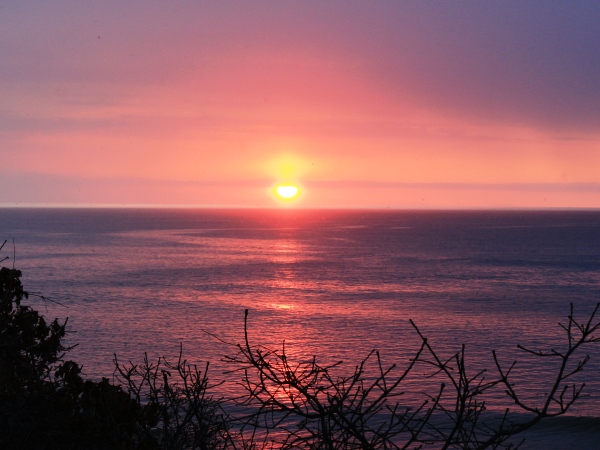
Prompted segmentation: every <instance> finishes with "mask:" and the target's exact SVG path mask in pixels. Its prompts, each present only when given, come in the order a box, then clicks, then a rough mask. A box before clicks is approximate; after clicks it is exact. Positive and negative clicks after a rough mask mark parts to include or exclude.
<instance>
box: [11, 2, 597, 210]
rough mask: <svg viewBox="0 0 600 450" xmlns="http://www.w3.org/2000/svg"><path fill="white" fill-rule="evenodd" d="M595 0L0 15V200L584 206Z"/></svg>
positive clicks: (592, 131) (94, 8)
mask: <svg viewBox="0 0 600 450" xmlns="http://www.w3.org/2000/svg"><path fill="white" fill-rule="evenodd" d="M599 35H600V7H598V6H597V5H596V4H594V3H593V2H569V3H567V2H565V3H548V2H545V1H538V2H535V1H531V2H521V1H506V2H497V3H496V2H495V3H491V2H475V1H473V2H461V3H459V4H457V3H453V2H417V1H401V2H346V1H344V2H341V1H331V2H320V1H319V2H317V1H314V2H312V1H303V2H274V1H273V2H259V3H256V2H235V3H233V2H231V3H230V2H210V3H209V2H166V1H162V2H158V1H144V2H141V1H130V2H127V3H123V2H79V1H78V2H76V1H73V2H68V1H61V2H52V4H50V3H48V4H43V5H40V4H39V2H33V1H21V2H12V4H9V5H3V7H2V9H1V10H0V99H1V100H0V161H1V164H0V204H4V205H15V204H19V205H26V204H79V205H88V204H96V205H99V204H118V205H123V204H124V205H128V204H135V205H165V206H168V205H202V206H236V207H237V206H242V207H254V206H260V207H271V206H276V205H277V202H276V201H274V199H273V198H272V194H271V192H272V186H273V184H274V183H276V182H278V181H282V180H293V181H296V182H297V183H299V184H300V185H301V186H302V188H303V189H302V192H303V196H302V198H301V199H300V200H298V201H297V202H296V204H295V206H298V207H343V208H363V207H367V208H388V207H389V208H506V207H535V208H539V207H542V208H544V207H578V208H600V41H599V40H598V36H599Z"/></svg>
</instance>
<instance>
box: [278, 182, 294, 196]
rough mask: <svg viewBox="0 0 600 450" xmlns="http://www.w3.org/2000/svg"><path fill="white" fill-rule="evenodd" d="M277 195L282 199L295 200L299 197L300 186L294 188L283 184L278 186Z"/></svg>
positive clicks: (291, 185)
mask: <svg viewBox="0 0 600 450" xmlns="http://www.w3.org/2000/svg"><path fill="white" fill-rule="evenodd" d="M277 195H279V196H280V197H281V198H287V199H290V198H294V197H295V196H296V195H298V186H294V185H293V184H281V185H279V186H277Z"/></svg>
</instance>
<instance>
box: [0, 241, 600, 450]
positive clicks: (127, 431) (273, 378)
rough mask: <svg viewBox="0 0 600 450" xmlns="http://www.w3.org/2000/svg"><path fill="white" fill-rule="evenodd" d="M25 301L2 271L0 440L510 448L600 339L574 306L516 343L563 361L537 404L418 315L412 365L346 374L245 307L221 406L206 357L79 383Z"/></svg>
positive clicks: (28, 443)
mask: <svg viewBox="0 0 600 450" xmlns="http://www.w3.org/2000/svg"><path fill="white" fill-rule="evenodd" d="M1 249H2V246H0V250H1ZM27 298H28V293H27V292H26V291H25V290H24V289H23V286H22V284H21V272H20V271H19V270H16V269H14V268H12V269H11V268H7V267H2V268H1V269H0V448H10V449H91V450H93V449H201V450H205V449H264V448H277V449H291V448H302V449H328V450H331V449H364V450H366V449H409V448H410V449H413V448H440V449H447V448H453V449H486V448H514V444H512V443H510V442H508V439H509V438H510V437H511V436H514V435H516V434H518V433H520V432H522V431H524V430H526V429H528V428H530V427H532V426H533V425H535V424H536V423H538V422H539V421H541V420H543V419H544V418H546V417H552V416H559V415H562V414H565V413H566V412H567V411H569V409H570V408H571V406H572V405H573V404H574V403H575V402H576V401H577V400H578V399H579V398H580V396H581V393H582V389H583V387H584V385H583V384H578V383H576V382H572V381H571V380H572V376H573V375H574V374H576V373H578V372H581V371H582V370H583V368H584V367H585V365H586V363H587V362H588V360H589V356H587V355H583V356H582V357H579V356H578V354H579V350H580V349H581V347H583V346H585V345H588V344H591V343H596V342H598V341H600V336H598V332H599V330H600V322H598V319H597V318H596V314H597V311H598V309H599V307H600V304H599V305H596V308H595V309H594V310H593V312H592V313H591V314H590V316H589V317H588V319H587V320H585V321H578V320H576V319H575V317H574V314H573V305H571V311H570V314H569V316H568V318H567V322H566V324H565V325H561V327H562V329H563V332H564V333H565V338H566V339H565V341H566V342H565V344H564V348H563V349H562V350H561V349H558V350H556V347H555V348H554V349H551V350H548V351H545V350H537V349H527V348H524V347H520V348H521V350H523V351H524V352H526V353H527V354H529V355H532V356H535V357H538V358H540V359H541V361H544V362H545V361H547V360H549V359H555V360H556V361H558V365H557V369H556V371H555V372H554V373H553V374H552V381H551V383H550V384H549V386H548V390H547V393H546V394H545V395H544V397H543V398H542V399H541V400H540V399H538V400H537V403H536V404H532V403H530V402H529V401H528V400H527V399H525V398H523V397H522V391H518V390H517V389H516V387H515V386H514V384H513V383H512V382H511V380H512V377H513V373H514V371H515V370H516V369H515V367H516V363H513V364H511V365H510V366H509V367H503V366H502V365H501V363H500V362H499V359H498V357H497V355H496V353H495V352H494V353H493V357H494V361H495V366H496V367H495V368H494V371H493V374H490V373H488V372H486V371H477V372H475V373H471V372H470V370H468V368H467V365H466V361H465V346H464V345H463V346H462V348H461V349H460V350H459V351H458V352H456V353H455V354H453V355H451V356H450V357H448V358H442V357H441V356H440V355H439V354H438V353H437V352H436V351H435V350H434V349H433V348H432V346H431V345H430V343H429V341H428V340H427V338H426V337H425V336H424V335H423V334H422V333H421V331H420V330H419V329H418V327H417V326H416V325H415V324H414V323H413V322H412V321H411V324H412V326H413V327H414V329H415V332H416V335H417V336H418V338H419V340H420V347H419V349H418V351H417V352H416V353H415V354H414V355H413V357H412V358H411V359H410V361H408V362H407V363H406V367H404V368H402V369H400V368H399V367H397V366H396V365H392V366H390V367H384V366H383V364H382V362H381V359H380V357H379V353H378V352H376V351H373V352H371V353H370V354H369V355H367V357H366V358H365V359H363V360H362V361H361V362H360V363H359V364H358V365H357V366H356V367H355V368H354V370H353V371H351V373H350V374H346V375H338V374H337V372H339V371H341V370H342V369H343V366H342V365H341V364H340V363H337V364H332V365H322V364H320V363H319V362H318V360H317V358H316V357H313V358H311V359H309V360H304V359H300V360H295V359H294V358H292V357H290V355H288V353H287V352H286V347H285V343H284V344H283V345H282V347H281V349H270V348H267V347H264V346H260V345H258V346H257V345H253V344H251V343H250V341H249V338H248V311H247V310H246V313H245V317H244V331H245V333H244V336H245V339H244V342H243V343H241V344H236V345H234V346H233V347H232V348H233V349H235V351H233V352H232V356H229V357H226V360H227V361H228V362H229V363H230V364H232V366H231V370H230V371H229V372H227V374H228V375H229V376H232V377H234V376H235V377H237V378H238V379H239V380H241V381H240V386H241V387H242V388H243V391H244V392H245V394H244V395H242V396H240V397H237V398H235V399H229V400H224V399H221V398H215V397H213V396H211V395H210V394H209V392H212V391H214V389H215V388H218V387H219V384H214V385H211V384H209V379H208V375H207V371H208V367H209V366H208V364H206V366H205V367H204V368H198V367H197V366H195V365H191V364H189V363H188V362H187V361H186V360H185V359H184V358H183V356H182V354H183V350H182V349H181V350H180V354H179V357H178V358H177V359H176V362H174V363H171V362H169V361H168V360H167V359H165V358H164V357H162V358H159V359H158V360H157V361H156V362H155V363H153V362H150V360H149V358H148V356H147V355H146V356H145V358H144V360H143V362H142V363H141V364H134V363H131V362H129V363H127V364H122V363H120V362H119V361H118V359H117V356H116V355H115V359H114V364H115V380H116V383H118V384H115V382H112V383H111V382H110V381H109V380H108V379H106V378H104V379H102V380H101V381H99V382H97V381H90V380H84V379H83V378H82V376H81V367H80V366H79V365H78V364H76V363H75V362H73V361H70V360H65V356H66V355H67V354H68V352H69V350H71V349H70V348H68V347H65V346H64V345H63V343H62V341H63V339H64V337H65V334H66V323H67V322H66V321H64V322H62V323H61V322H59V321H58V320H56V319H55V320H53V321H52V322H49V323H48V322H47V321H46V320H45V319H44V318H43V317H42V316H41V315H40V314H39V313H38V312H37V311H35V310H34V309H32V308H31V307H30V306H25V305H23V304H22V301H23V300H24V299H27ZM423 367H425V368H427V369H428V372H427V373H426V378H425V380H424V382H423V384H422V385H421V386H422V387H423V389H425V388H426V387H431V386H434V387H433V388H431V390H430V391H429V392H425V393H424V394H423V397H422V398H421V399H419V400H417V401H416V402H415V398H416V397H415V395H412V397H411V396H405V395H404V392H403V390H402V389H403V387H404V386H406V385H407V383H406V382H407V381H409V380H412V381H414V379H415V377H416V376H418V375H419V374H420V373H421V372H420V371H421V370H422V368H423ZM544 367H545V368H546V369H547V370H548V368H547V367H546V365H544ZM417 368H418V369H419V371H417ZM494 374H495V375H494ZM240 375H241V376H240ZM432 383H433V384H432ZM496 388H501V389H502V390H503V391H504V392H505V394H506V398H507V399H508V400H509V401H510V404H511V406H510V407H509V408H506V409H505V412H504V413H503V414H491V415H490V414H489V413H488V412H486V404H485V400H484V394H485V393H487V392H488V391H490V390H491V389H496ZM412 394H418V393H415V392H413V393H412ZM510 408H513V409H510ZM515 412H519V413H526V414H519V415H515V414H514V413H515Z"/></svg>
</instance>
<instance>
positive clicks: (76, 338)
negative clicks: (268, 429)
mask: <svg viewBox="0 0 600 450" xmlns="http://www.w3.org/2000/svg"><path fill="white" fill-rule="evenodd" d="M0 238H2V239H8V240H9V242H8V243H7V245H6V246H5V248H4V250H3V255H2V256H10V257H11V261H8V262H6V261H5V263H4V264H12V257H13V245H12V240H13V239H14V242H15V247H14V251H15V254H16V267H17V268H19V269H21V270H22V271H23V281H24V285H25V287H26V289H27V290H29V291H30V292H35V293H39V294H43V295H45V296H47V297H50V298H52V299H54V300H56V301H58V302H60V303H61V304H62V305H64V307H62V306H57V305H55V304H52V303H47V304H46V305H44V303H43V302H41V301H38V300H35V299H33V300H32V303H34V304H35V305H37V307H38V309H40V310H42V311H45V312H46V314H47V315H48V316H52V317H54V316H58V317H69V328H70V329H71V330H73V331H74V333H73V334H71V335H70V336H69V340H70V342H73V343H75V342H76V343H78V344H79V346H78V347H77V348H76V349H75V350H74V352H73V355H72V357H73V359H74V360H76V361H77V362H79V363H82V364H83V365H84V372H85V373H86V374H87V375H88V376H89V377H100V376H111V375H112V373H113V364H112V358H113V353H116V354H117V355H118V357H119V359H121V360H123V361H125V360H132V361H134V362H140V361H141V360H142V358H143V355H144V352H147V353H148V355H149V356H150V358H151V359H152V358H158V356H162V355H165V356H167V357H169V356H170V355H172V356H173V358H175V356H176V355H177V354H178V351H179V346H180V344H183V351H184V355H185V356H186V357H187V358H188V359H189V360H190V361H194V362H201V361H207V360H209V361H211V364H212V366H214V367H213V368H212V369H211V372H212V379H214V380H215V381H217V380H219V379H221V378H223V375H222V371H223V369H224V367H225V366H224V363H222V362H221V358H222V356H223V355H226V354H233V353H234V352H235V349H234V348H233V347H230V346H228V345H226V344H224V343H222V342H219V341H218V340H216V339H214V338H212V337H211V336H210V335H209V334H207V333H206V332H210V333H213V334H215V335H217V336H219V338H221V339H222V340H224V341H228V342H232V343H237V342H241V341H242V339H243V319H244V309H246V308H247V309H249V310H250V316H249V334H250V339H251V340H252V341H253V342H254V343H256V344H263V345H268V346H274V347H277V346H279V345H281V342H282V341H283V340H285V342H286V349H287V350H288V351H289V352H290V353H291V354H292V355H297V357H299V358H301V357H303V356H307V355H313V354H314V355H317V356H318V358H319V360H321V361H323V362H324V363H325V362H334V361H337V360H343V361H344V362H345V363H348V366H349V367H353V366H354V365H355V364H356V363H358V362H359V361H360V359H361V358H362V357H364V356H366V355H367V354H368V353H369V351H370V350H371V349H378V350H379V351H380V352H381V355H382V357H383V360H384V363H386V364H390V365H391V364H392V363H398V365H399V366H400V367H405V366H406V364H407V362H408V359H409V358H410V356H411V355H412V354H414V352H415V351H416V349H417V348H418V346H419V343H420V342H419V339H418V336H417V334H416V333H415V331H414V329H413V328H412V327H411V325H410V323H409V319H413V320H414V322H415V323H416V324H417V326H418V327H419V328H420V329H421V331H422V332H423V333H424V334H425V335H427V336H428V337H429V338H430V342H431V344H432V345H433V347H434V348H436V349H437V350H438V351H439V353H440V355H442V356H447V357H449V356H450V355H451V354H452V353H453V352H455V351H457V350H459V349H460V345H461V344H463V343H465V344H467V347H466V353H467V363H468V364H469V365H471V366H472V367H473V371H475V370H476V369H480V368H484V367H488V368H489V369H490V370H492V371H493V369H494V366H493V360H492V358H491V350H492V349H496V350H497V351H498V353H499V355H500V359H501V360H502V361H504V362H506V364H508V363H509V362H512V360H513V359H515V358H517V359H518V360H519V361H520V362H519V364H518V365H517V368H516V369H515V371H516V372H515V377H516V378H515V379H516V380H517V382H518V384H517V386H518V387H520V386H523V389H527V392H529V393H528V394H527V395H530V396H532V398H533V399H535V396H536V395H539V393H540V392H543V390H544V388H545V384H544V382H543V381H544V379H546V378H545V375H543V374H544V373H545V372H544V371H543V370H542V369H543V368H544V367H545V368H546V369H548V368H552V367H551V366H552V365H551V364H548V362H547V361H543V364H538V365H536V364H535V363H534V361H531V358H528V357H527V356H526V355H524V354H521V353H519V352H518V351H517V350H516V344H518V343H520V344H523V345H526V346H531V347H534V348H542V347H540V346H542V345H544V347H543V348H546V346H550V345H552V346H553V347H554V348H557V347H559V346H560V345H563V344H564V343H565V342H566V341H565V339H564V333H562V332H561V329H560V327H559V326H558V322H561V323H566V322H565V321H566V316H567V315H568V314H569V304H570V303H573V304H574V306H575V315H576V316H578V317H580V318H582V319H583V318H584V317H585V316H586V315H587V314H589V313H590V312H591V311H592V310H593V308H594V306H595V304H596V303H597V302H598V301H600V211H587V212H586V211H579V212H574V211H569V212H558V211H554V212H524V211H520V212H406V211H404V212H398V211H394V212H384V211H381V212H374V211H299V210H287V209H286V210H258V211H257V210H235V211H234V210H131V209H129V210H128V209H0ZM588 352H589V353H590V355H591V357H592V358H591V361H590V363H589V365H588V366H587V367H586V370H585V371H584V373H583V374H582V379H585V380H586V381H587V382H588V384H587V386H586V392H587V393H588V394H589V395H590V397H588V398H586V399H584V400H582V401H581V402H580V403H579V405H576V407H575V409H574V410H573V411H574V413H575V414H579V415H588V416H596V417H598V416H600V345H596V346H595V347H590V348H589V349H588ZM521 361H522V363H521ZM520 368H521V369H522V370H520V371H519V369H520ZM423 371H424V369H423ZM228 386H229V385H228V384H226V385H225V386H224V387H223V389H224V390H225V391H227V390H228V389H231V390H235V387H228ZM502 401H504V400H502V398H501V396H499V397H498V403H499V407H500V406H502V407H504V406H510V402H506V401H504V403H502Z"/></svg>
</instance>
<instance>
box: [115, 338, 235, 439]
mask: <svg viewBox="0 0 600 450" xmlns="http://www.w3.org/2000/svg"><path fill="white" fill-rule="evenodd" d="M114 363H115V369H116V370H115V377H116V379H117V381H118V382H120V383H122V384H124V385H125V386H126V389H127V390H128V392H129V394H130V396H131V397H132V398H133V399H135V401H136V403H137V404H138V405H140V407H141V408H142V413H141V415H140V420H139V427H140V428H139V429H138V436H139V438H138V441H139V442H140V446H141V447H142V448H159V449H169V450H173V449H200V450H208V449H214V450H217V449H224V448H228V446H230V444H231V439H230V431H229V421H228V419H227V417H226V414H225V413H224V412H223V411H222V409H221V405H220V402H219V400H217V399H214V398H213V397H212V396H211V395H209V393H208V389H209V382H208V375H207V374H208V367H209V364H208V363H206V366H205V367H204V371H202V370H201V369H199V368H198V367H197V366H196V365H192V364H188V363H187V361H186V360H184V359H183V349H182V348H181V347H180V351H179V358H178V359H177V362H176V363H174V364H172V363H170V362H169V361H167V360H166V359H165V358H159V359H158V361H157V362H156V363H151V362H150V361H149V359H148V355H147V354H146V355H145V356H144V362H143V363H142V364H139V365H137V364H133V363H131V362H130V363H129V364H120V363H119V361H118V360H117V356H116V355H115V358H114ZM217 387H218V385H214V386H210V388H212V389H214V388H217ZM142 443H143V445H141V444H142Z"/></svg>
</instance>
